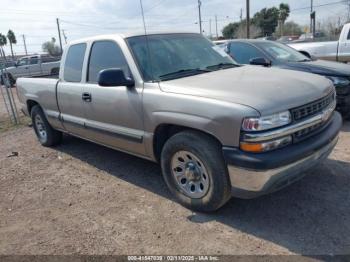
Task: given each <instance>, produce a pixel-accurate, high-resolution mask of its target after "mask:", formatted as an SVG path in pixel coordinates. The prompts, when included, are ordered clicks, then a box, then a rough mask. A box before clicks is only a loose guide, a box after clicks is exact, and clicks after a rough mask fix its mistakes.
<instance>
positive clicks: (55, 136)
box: [31, 105, 62, 147]
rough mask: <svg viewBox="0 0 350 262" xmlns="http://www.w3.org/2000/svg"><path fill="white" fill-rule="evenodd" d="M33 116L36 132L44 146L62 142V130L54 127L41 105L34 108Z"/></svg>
mask: <svg viewBox="0 0 350 262" xmlns="http://www.w3.org/2000/svg"><path fill="white" fill-rule="evenodd" d="M31 118H32V122H33V129H34V131H35V134H36V136H37V138H38V140H39V142H40V143H41V144H42V145H43V146H46V147H50V146H55V145H58V144H60V143H61V141H62V132H60V131H57V130H55V129H53V128H52V126H51V125H50V124H49V122H48V121H47V119H46V116H45V114H44V112H43V110H42V109H41V107H40V106H38V105H36V106H34V107H33V108H32V110H31Z"/></svg>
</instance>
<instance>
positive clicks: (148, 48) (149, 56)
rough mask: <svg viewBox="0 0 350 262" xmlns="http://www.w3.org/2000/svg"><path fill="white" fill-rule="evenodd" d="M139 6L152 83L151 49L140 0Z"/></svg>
mask: <svg viewBox="0 0 350 262" xmlns="http://www.w3.org/2000/svg"><path fill="white" fill-rule="evenodd" d="M140 6H141V14H142V21H143V29H144V31H145V38H146V45H147V53H148V60H149V64H150V69H151V74H152V78H153V79H152V81H153V82H154V75H153V66H152V56H151V48H150V47H149V43H148V35H147V29H146V21H145V13H144V11H143V5H142V0H140Z"/></svg>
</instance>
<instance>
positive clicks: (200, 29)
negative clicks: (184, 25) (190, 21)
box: [198, 0, 203, 34]
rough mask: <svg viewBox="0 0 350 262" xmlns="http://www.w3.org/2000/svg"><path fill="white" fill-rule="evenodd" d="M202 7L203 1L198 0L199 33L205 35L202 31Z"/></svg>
mask: <svg viewBox="0 0 350 262" xmlns="http://www.w3.org/2000/svg"><path fill="white" fill-rule="evenodd" d="M201 5H202V2H201V0H198V17H199V31H200V33H201V34H202V33H203V31H202V14H201Z"/></svg>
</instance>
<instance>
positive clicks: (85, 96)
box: [81, 93, 92, 102]
mask: <svg viewBox="0 0 350 262" xmlns="http://www.w3.org/2000/svg"><path fill="white" fill-rule="evenodd" d="M81 98H82V99H83V100H84V101H85V102H91V100H92V99H91V94H90V93H83V95H82V96H81Z"/></svg>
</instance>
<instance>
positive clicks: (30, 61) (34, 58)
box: [29, 56, 39, 65]
mask: <svg viewBox="0 0 350 262" xmlns="http://www.w3.org/2000/svg"><path fill="white" fill-rule="evenodd" d="M38 63H39V57H37V56H33V57H31V58H30V60H29V64H30V65H36V64H38Z"/></svg>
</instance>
